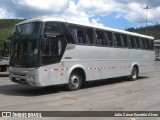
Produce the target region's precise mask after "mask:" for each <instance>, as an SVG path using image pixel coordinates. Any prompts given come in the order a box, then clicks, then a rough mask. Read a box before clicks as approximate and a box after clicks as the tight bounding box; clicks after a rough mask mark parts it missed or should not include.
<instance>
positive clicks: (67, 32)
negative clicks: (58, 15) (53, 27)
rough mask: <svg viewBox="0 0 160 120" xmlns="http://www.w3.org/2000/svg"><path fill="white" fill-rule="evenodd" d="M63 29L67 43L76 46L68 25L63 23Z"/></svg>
mask: <svg viewBox="0 0 160 120" xmlns="http://www.w3.org/2000/svg"><path fill="white" fill-rule="evenodd" d="M61 27H62V30H63V33H64V35H65V38H66V40H67V43H70V44H74V43H75V41H74V39H73V37H72V35H71V32H70V30H69V29H70V28H69V27H68V25H66V24H64V23H61Z"/></svg>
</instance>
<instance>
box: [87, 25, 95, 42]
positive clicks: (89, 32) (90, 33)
mask: <svg viewBox="0 0 160 120" xmlns="http://www.w3.org/2000/svg"><path fill="white" fill-rule="evenodd" d="M86 32H87V38H88V39H89V44H91V45H92V44H94V33H93V29H92V28H86Z"/></svg>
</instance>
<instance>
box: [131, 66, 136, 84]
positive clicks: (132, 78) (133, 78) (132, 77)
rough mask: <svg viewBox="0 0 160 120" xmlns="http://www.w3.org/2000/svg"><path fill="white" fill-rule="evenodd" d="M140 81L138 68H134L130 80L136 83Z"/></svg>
mask: <svg viewBox="0 0 160 120" xmlns="http://www.w3.org/2000/svg"><path fill="white" fill-rule="evenodd" d="M136 79H138V69H137V67H133V68H132V71H131V75H130V80H132V81H134V80H136Z"/></svg>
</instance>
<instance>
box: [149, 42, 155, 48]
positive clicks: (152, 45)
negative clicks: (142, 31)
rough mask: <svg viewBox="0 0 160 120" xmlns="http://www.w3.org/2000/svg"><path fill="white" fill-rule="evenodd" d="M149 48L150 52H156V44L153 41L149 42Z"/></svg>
mask: <svg viewBox="0 0 160 120" xmlns="http://www.w3.org/2000/svg"><path fill="white" fill-rule="evenodd" d="M149 46H150V47H149V48H150V50H154V42H153V40H150V42H149Z"/></svg>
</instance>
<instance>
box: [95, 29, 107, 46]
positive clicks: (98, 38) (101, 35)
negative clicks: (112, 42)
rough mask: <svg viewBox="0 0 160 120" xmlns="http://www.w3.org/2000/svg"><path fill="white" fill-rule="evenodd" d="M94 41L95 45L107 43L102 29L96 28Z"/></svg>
mask: <svg viewBox="0 0 160 120" xmlns="http://www.w3.org/2000/svg"><path fill="white" fill-rule="evenodd" d="M96 42H97V45H99V46H106V45H107V42H106V39H105V37H104V32H103V31H101V30H96Z"/></svg>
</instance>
